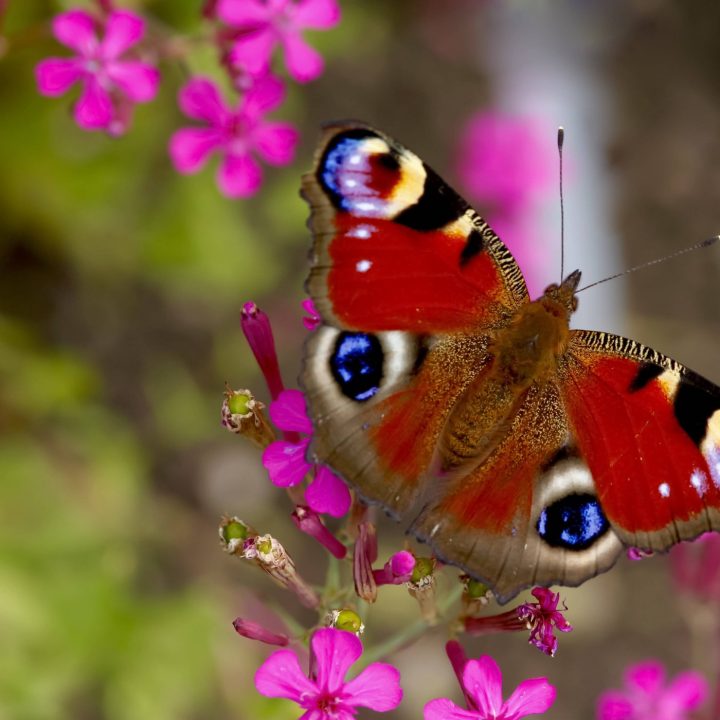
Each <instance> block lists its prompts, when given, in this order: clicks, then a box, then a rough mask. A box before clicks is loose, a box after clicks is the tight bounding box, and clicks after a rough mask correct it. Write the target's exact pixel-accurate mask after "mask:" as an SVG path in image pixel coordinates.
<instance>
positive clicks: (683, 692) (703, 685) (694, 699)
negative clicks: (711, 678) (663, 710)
mask: <svg viewBox="0 0 720 720" xmlns="http://www.w3.org/2000/svg"><path fill="white" fill-rule="evenodd" d="M708 693H709V687H708V683H707V681H706V680H705V678H704V677H703V676H702V675H701V674H700V673H699V672H695V671H693V670H687V671H686V672H681V673H679V674H678V675H676V676H675V677H674V678H673V680H672V682H671V683H670V685H669V686H668V687H667V689H666V690H665V693H664V695H665V698H664V700H665V702H666V703H667V704H668V705H671V704H672V705H673V707H677V708H678V710H695V708H698V707H700V705H702V704H703V702H705V698H707V696H708Z"/></svg>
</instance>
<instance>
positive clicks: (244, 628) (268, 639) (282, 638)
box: [233, 618, 290, 647]
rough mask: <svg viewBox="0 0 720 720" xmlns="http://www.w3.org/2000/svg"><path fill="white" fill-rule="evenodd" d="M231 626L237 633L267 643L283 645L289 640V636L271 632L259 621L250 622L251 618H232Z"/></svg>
mask: <svg viewBox="0 0 720 720" xmlns="http://www.w3.org/2000/svg"><path fill="white" fill-rule="evenodd" d="M233 627H234V628H235V632H237V634H238V635H242V636H243V637H246V638H248V639H249V640H258V641H259V642H263V643H266V644H267V645H278V646H280V647H285V646H286V645H287V644H288V643H289V642H290V638H289V637H288V636H287V635H284V634H282V633H274V632H271V631H270V630H268V629H267V628H265V627H263V626H262V625H260V624H259V623H256V622H252V621H251V620H243V619H242V618H235V620H233Z"/></svg>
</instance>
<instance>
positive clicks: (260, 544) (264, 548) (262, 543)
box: [255, 535, 272, 555]
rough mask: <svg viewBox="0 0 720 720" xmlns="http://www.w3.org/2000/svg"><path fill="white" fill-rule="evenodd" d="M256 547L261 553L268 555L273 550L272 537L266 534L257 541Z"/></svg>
mask: <svg viewBox="0 0 720 720" xmlns="http://www.w3.org/2000/svg"><path fill="white" fill-rule="evenodd" d="M255 547H256V548H257V551H258V552H259V553H262V554H263V555H267V554H268V553H269V552H270V551H271V550H272V538H271V537H270V536H269V535H266V536H265V537H264V538H263V539H262V540H260V539H258V541H257V542H256V543H255Z"/></svg>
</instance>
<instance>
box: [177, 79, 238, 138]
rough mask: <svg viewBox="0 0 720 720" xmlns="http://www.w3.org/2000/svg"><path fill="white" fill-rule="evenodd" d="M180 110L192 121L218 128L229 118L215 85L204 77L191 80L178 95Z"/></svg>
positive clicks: (228, 112)
mask: <svg viewBox="0 0 720 720" xmlns="http://www.w3.org/2000/svg"><path fill="white" fill-rule="evenodd" d="M178 104H179V105H180V109H181V110H182V111H183V112H184V113H185V115H187V116H188V117H190V118H192V119H193V120H204V121H205V122H206V123H208V124H209V125H214V126H215V127H220V126H222V125H224V124H225V123H226V122H227V120H228V118H229V117H230V111H229V110H228V108H227V106H226V105H225V103H224V101H223V99H222V96H221V95H220V91H219V90H218V88H217V85H215V83H214V82H213V81H212V80H208V79H207V78H204V77H194V78H192V79H191V80H190V81H189V82H188V83H187V84H186V85H185V86H184V87H183V88H182V89H181V90H180V93H179V95H178Z"/></svg>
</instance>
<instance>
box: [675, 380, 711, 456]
mask: <svg viewBox="0 0 720 720" xmlns="http://www.w3.org/2000/svg"><path fill="white" fill-rule="evenodd" d="M708 384H709V383H708ZM713 389H715V390H716V391H717V388H714V386H713ZM673 410H674V412H675V418H676V419H677V421H678V423H679V424H680V427H681V428H682V429H683V430H684V431H685V432H686V433H687V434H688V435H689V436H690V439H691V440H692V441H693V442H694V443H695V444H696V445H697V446H700V444H701V443H702V441H703V440H704V439H705V435H706V433H707V423H708V420H709V419H710V418H711V417H712V416H713V413H715V411H716V410H720V391H718V392H715V393H710V392H708V390H707V389H705V388H703V387H698V386H697V385H695V384H694V383H692V382H690V381H688V379H687V378H685V377H682V378H681V379H680V384H679V385H678V389H677V392H676V393H675V398H674V399H673Z"/></svg>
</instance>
